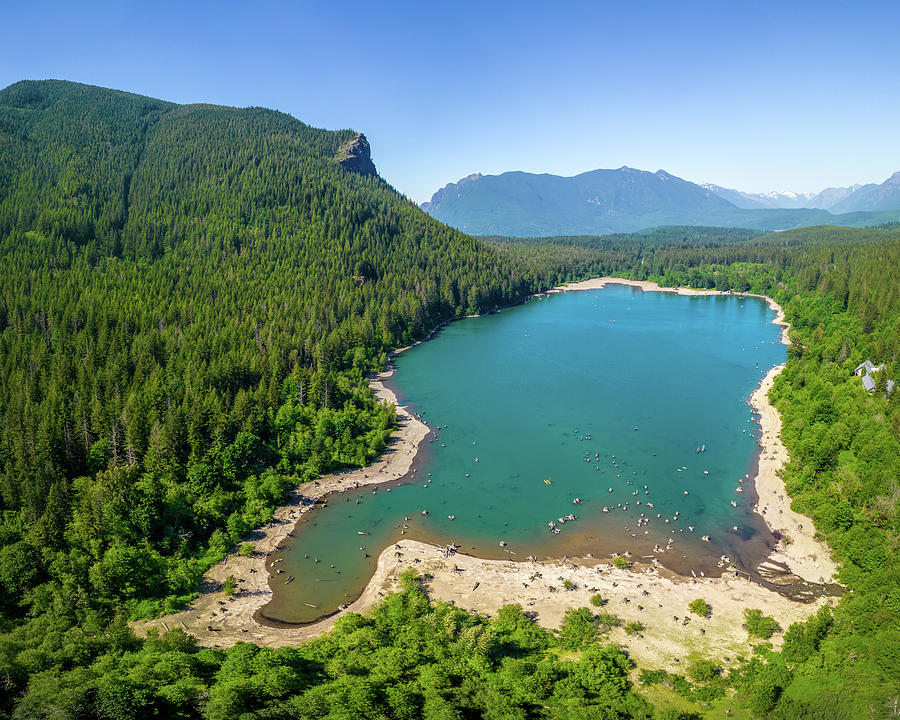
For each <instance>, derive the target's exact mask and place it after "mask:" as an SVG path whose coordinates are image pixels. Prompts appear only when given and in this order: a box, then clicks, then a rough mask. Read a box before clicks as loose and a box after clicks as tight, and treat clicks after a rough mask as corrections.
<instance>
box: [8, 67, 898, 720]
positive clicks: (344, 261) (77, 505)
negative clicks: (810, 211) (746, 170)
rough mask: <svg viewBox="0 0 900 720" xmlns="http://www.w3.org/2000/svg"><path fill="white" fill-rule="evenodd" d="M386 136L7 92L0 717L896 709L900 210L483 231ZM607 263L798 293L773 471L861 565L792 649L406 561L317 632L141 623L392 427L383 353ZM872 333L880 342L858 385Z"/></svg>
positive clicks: (265, 115) (847, 570)
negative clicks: (734, 640) (716, 653)
mask: <svg viewBox="0 0 900 720" xmlns="http://www.w3.org/2000/svg"><path fill="white" fill-rule="evenodd" d="M367 148H368V145H367V144H365V146H364V147H363V144H362V142H361V141H360V135H359V133H357V132H354V131H349V130H346V131H338V132H330V131H324V130H318V129H315V128H311V127H309V126H307V125H305V124H303V123H302V122H300V121H298V120H296V119H294V118H291V117H289V116H287V115H284V114H281V113H278V112H274V111H271V110H265V109H260V108H250V109H235V108H226V107H215V106H209V105H175V104H172V103H168V102H164V101H160V100H155V99H152V98H147V97H141V96H136V95H131V94H128V93H124V92H118V91H113V90H105V89H101V88H96V87H91V86H85V85H78V84H75V83H68V82H57V81H42V82H21V83H17V84H15V85H12V86H10V87H8V88H6V89H4V90H2V91H0V267H2V268H3V272H2V273H0V363H2V368H0V370H2V372H0V512H2V515H0V683H2V687H3V692H0V717H10V718H31V717H53V718H82V717H85V718H87V717H116V718H121V719H123V720H124V719H125V718H144V717H172V718H175V717H184V718H193V717H206V718H238V717H240V718H253V717H259V718H266V717H272V718H275V717H278V718H283V717H296V718H319V717H333V718H338V717H340V718H344V717H346V718H415V717H426V718H470V717H495V718H507V717H509V718H530V717H559V718H562V717H572V718H589V717H597V718H626V717H633V718H653V717H666V718H679V717H685V718H687V717H705V716H708V717H724V716H725V713H726V710H727V711H728V712H729V713H730V715H729V716H730V717H750V716H753V717H771V718H785V719H788V718H790V719H791V720H793V719H795V718H809V719H810V720H812V719H813V718H848V719H849V718H864V717H872V718H881V717H890V716H891V714H892V713H896V712H897V708H898V702H900V697H898V696H900V693H898V690H897V688H898V686H900V558H898V538H900V516H898V510H900V486H898V478H900V412H898V404H900V393H897V392H894V393H888V392H887V387H888V381H889V380H892V379H894V378H895V377H896V376H895V375H894V365H895V357H896V355H897V352H898V349H900V283H898V281H897V278H896V268H898V267H900V227H898V226H896V225H889V226H882V227H876V228H860V229H853V228H830V227H822V228H804V229H798V230H793V231H788V232H783V233H777V234H773V235H766V236H761V237H759V236H757V235H756V234H755V233H754V232H753V231H738V230H731V229H718V228H662V229H659V230H657V231H650V232H645V233H638V234H629V235H618V236H604V237H599V238H591V237H575V238H552V239H529V240H527V241H522V240H518V239H512V238H488V239H477V238H472V237H469V236H467V235H464V234H462V233H460V232H458V231H456V230H453V229H451V228H448V227H446V226H444V225H442V224H440V223H439V222H437V221H435V220H433V219H432V218H429V217H428V216H427V215H425V214H424V213H422V212H421V211H420V210H419V209H418V208H417V207H416V206H415V204H414V203H413V202H411V201H410V200H408V199H406V198H404V197H403V196H402V195H400V194H399V193H397V192H396V191H395V190H393V189H392V188H391V187H390V186H389V185H388V184H387V183H385V182H384V181H383V180H382V179H381V178H379V177H378V176H377V175H376V174H373V173H372V172H369V171H368V170H369V164H367V163H366V162H363V161H358V159H359V157H360V154H361V153H363V154H365V153H367ZM348 157H351V158H356V159H357V160H355V161H353V162H347V161H346V160H347V158H348ZM365 159H368V157H367V156H366V158H365ZM370 162H371V161H369V163H370ZM602 275H617V276H620V277H628V278H631V279H639V280H653V281H657V282H659V283H660V284H662V285H666V286H679V285H683V286H691V287H695V288H716V289H719V290H739V291H751V292H756V293H760V294H764V295H767V296H769V297H772V298H773V299H775V300H776V301H777V302H778V303H779V304H781V306H782V307H783V308H784V310H785V313H786V317H787V320H788V322H790V323H791V341H792V344H791V346H790V347H789V349H788V363H787V367H786V369H785V370H784V372H783V373H782V374H781V375H780V376H779V378H778V379H777V381H776V383H775V386H774V388H773V390H772V394H771V398H772V400H773V402H775V404H776V405H777V407H778V408H779V410H780V411H781V413H782V418H783V429H782V438H783V441H784V443H785V445H786V447H787V449H788V451H789V453H790V458H791V460H790V463H789V464H788V465H787V467H786V469H785V473H784V480H785V484H786V488H787V491H788V493H789V494H790V495H791V496H792V497H793V499H794V501H793V508H794V509H795V510H797V511H798V512H802V513H804V514H806V515H809V516H810V517H811V518H812V519H813V521H814V522H815V526H816V529H817V531H818V533H819V534H820V535H821V536H822V537H823V538H824V539H825V540H826V541H827V542H828V544H829V545H830V546H831V547H832V548H833V550H834V553H835V558H836V560H838V561H839V563H840V565H841V568H842V569H841V571H840V578H839V579H840V581H841V582H842V583H843V584H844V585H845V586H846V588H847V593H846V594H845V595H844V597H843V598H842V599H841V601H840V603H839V604H838V605H837V607H835V608H834V609H833V610H832V609H829V608H825V609H823V610H822V611H820V612H819V613H818V614H816V615H815V616H813V617H812V618H811V619H810V620H809V621H807V622H805V623H798V624H796V625H792V626H791V627H790V628H785V629H784V644H783V648H782V649H781V650H780V651H778V652H775V651H773V650H772V648H771V645H769V644H767V642H766V638H767V637H769V636H771V633H772V632H774V631H775V628H771V627H768V628H767V627H766V623H765V622H764V618H761V617H759V616H757V615H755V614H754V615H752V617H748V618H747V620H748V622H747V630H748V633H749V634H750V635H751V636H758V637H759V640H758V641H757V642H756V647H755V649H754V650H753V651H752V652H750V653H748V655H747V656H746V657H743V658H741V659H740V662H739V663H736V664H734V665H732V666H729V668H728V669H727V670H725V669H723V668H722V667H721V665H720V664H719V659H718V658H706V659H703V658H696V659H694V661H692V663H691V664H690V666H689V667H686V668H685V675H684V676H681V675H672V674H669V673H666V672H659V671H656V670H655V669H654V668H635V667H633V663H632V662H631V661H630V660H629V659H628V657H627V656H626V655H625V654H624V653H623V652H621V650H620V649H618V648H616V647H614V646H608V644H607V643H606V642H604V634H605V631H604V628H606V629H607V630H608V627H609V623H610V622H611V619H610V618H609V617H604V613H603V611H602V608H595V607H592V608H584V609H583V610H582V611H577V612H573V613H572V614H571V615H570V616H567V617H566V619H565V621H564V624H563V626H562V628H561V629H560V632H558V633H553V632H549V631H547V630H545V629H542V628H539V627H538V626H536V625H535V624H534V623H533V622H532V621H531V620H530V619H529V617H528V616H527V615H526V614H525V613H524V612H523V610H522V608H520V607H515V606H510V607H508V608H504V609H503V610H502V611H501V612H500V613H498V614H497V616H496V617H494V618H487V617H483V616H479V615H470V614H468V613H465V612H463V611H461V610H458V609H456V608H454V607H452V606H450V605H449V604H447V603H443V602H441V601H439V600H429V598H428V597H427V596H426V595H425V593H424V592H423V590H422V588H421V586H420V583H419V581H418V579H417V578H415V577H413V576H412V575H407V576H405V578H404V582H403V589H402V592H400V593H398V594H396V595H393V596H389V597H388V598H387V599H385V600H384V602H383V603H382V604H381V605H379V606H378V607H376V609H375V610H374V611H373V612H372V614H371V615H370V616H367V617H362V616H358V615H349V616H347V617H345V618H342V619H341V620H340V621H339V622H338V623H337V624H336V626H335V628H334V630H333V631H331V632H330V633H328V634H327V635H325V636H323V637H322V638H320V639H318V640H315V641H313V642H310V643H307V644H305V645H302V646H300V647H297V648H282V649H279V650H271V649H261V648H258V647H256V646H254V645H252V644H249V643H239V644H237V645H235V646H234V647H232V648H229V649H227V650H223V649H216V648H200V647H199V646H198V644H197V642H196V640H195V639H193V638H192V637H190V636H189V635H188V634H186V633H184V632H183V631H181V630H179V629H175V628H173V629H172V630H171V631H169V632H167V633H164V634H156V635H151V636H149V637H148V638H146V639H138V638H136V637H135V636H134V634H133V633H132V631H131V630H130V628H129V625H128V622H129V621H131V620H136V619H140V618H146V617H153V616H157V615H159V614H161V613H165V612H171V611H174V610H177V609H179V608H181V607H183V606H184V605H185V603H187V602H189V601H190V599H191V598H192V597H193V596H194V594H195V593H196V592H197V590H198V584H199V581H200V578H201V576H202V574H203V573H204V571H205V570H207V569H208V568H209V567H211V566H212V565H213V564H215V563H216V562H219V561H221V560H222V559H223V558H224V557H225V556H226V554H227V553H229V552H232V551H235V550H236V549H237V548H238V547H239V546H240V543H241V542H242V540H243V539H244V538H245V537H246V536H247V534H248V532H250V531H251V530H252V529H253V528H256V527H259V526H261V525H263V524H265V523H266V522H268V521H269V519H270V518H271V516H272V513H273V511H274V510H275V508H276V507H278V506H279V505H280V504H281V503H282V502H283V501H284V498H285V497H286V495H287V493H288V492H289V491H290V490H291V489H293V488H295V487H297V486H298V485H300V484H303V483H308V482H311V481H313V480H314V479H315V478H316V477H318V476H319V475H321V474H322V473H325V472H328V471H330V470H334V469H339V468H347V467H361V466H364V465H366V464H367V463H369V462H370V461H371V460H372V459H373V458H375V457H376V456H377V455H378V453H379V452H381V451H382V450H383V449H384V447H385V443H386V442H387V440H388V439H389V437H390V435H391V432H392V430H393V428H394V425H395V411H394V408H393V407H392V406H385V405H379V404H378V403H376V402H375V400H374V398H373V395H372V393H371V390H370V388H369V386H368V383H367V378H368V377H369V376H370V375H371V374H372V373H373V372H375V371H378V370H380V369H381V368H382V367H383V365H384V362H385V359H386V357H387V355H388V353H389V352H390V351H392V350H393V349H396V348H398V347H401V346H403V345H406V344H409V343H410V342H412V341H414V340H416V339H420V338H422V337H424V336H425V335H427V333H428V332H429V331H430V330H431V329H432V328H433V327H435V326H436V325H438V324H440V323H442V322H445V321H447V320H451V319H454V318H459V317H463V316H465V315H468V314H473V313H483V312H488V311H490V310H492V309H494V308H496V307H499V306H502V305H506V304H509V303H514V302H519V301H521V300H523V299H524V298H526V297H528V296H529V295H531V294H533V293H535V292H540V291H543V290H546V289H548V288H551V287H554V286H556V285H558V284H560V283H563V282H567V281H574V280H580V279H584V278H588V277H593V276H602ZM865 360H871V361H872V362H873V363H874V365H876V366H877V365H879V364H882V363H883V364H884V365H885V367H884V369H883V370H880V371H878V372H875V373H873V375H872V376H871V377H872V378H873V381H874V385H875V387H874V390H873V391H872V392H871V393H870V392H867V390H866V389H865V388H863V386H862V384H861V382H860V378H859V377H857V376H856V375H855V374H854V369H855V368H856V367H857V366H858V365H859V364H860V363H863V362H864V361H865ZM767 632H768V634H767Z"/></svg>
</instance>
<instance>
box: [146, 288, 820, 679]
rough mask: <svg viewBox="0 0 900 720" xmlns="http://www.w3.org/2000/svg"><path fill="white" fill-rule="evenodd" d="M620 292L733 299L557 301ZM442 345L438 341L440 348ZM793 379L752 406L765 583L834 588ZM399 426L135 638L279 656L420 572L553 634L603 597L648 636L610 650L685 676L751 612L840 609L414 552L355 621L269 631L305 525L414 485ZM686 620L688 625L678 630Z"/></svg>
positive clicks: (734, 578)
mask: <svg viewBox="0 0 900 720" xmlns="http://www.w3.org/2000/svg"><path fill="white" fill-rule="evenodd" d="M608 284H624V285H630V286H633V287H638V288H640V289H641V290H643V291H649V292H656V291H662V292H675V293H678V294H681V295H718V294H726V293H721V292H719V291H713V290H693V289H689V288H663V287H660V286H659V285H657V284H656V283H651V282H647V281H632V280H623V279H620V278H608V277H604V278H595V279H592V280H587V281H584V282H580V283H573V284H570V285H566V286H562V287H558V288H554V289H553V290H550V291H548V292H550V293H556V292H567V291H578V290H593V289H600V288H602V287H605V286H606V285H608ZM730 294H735V295H739V296H742V297H757V298H760V299H763V300H765V301H766V302H767V303H768V304H769V306H770V307H771V308H772V309H773V310H774V311H775V313H776V318H775V320H774V321H773V322H774V323H775V324H778V325H781V326H782V327H783V330H782V342H783V343H785V344H788V343H789V340H788V330H789V326H788V324H787V323H786V322H785V320H784V312H783V310H782V308H781V307H780V306H779V305H778V304H777V303H776V302H775V301H774V300H772V299H771V298H768V297H765V296H761V295H751V294H747V293H730ZM439 327H441V326H439ZM437 329H439V328H436V329H435V331H436V330H437ZM433 335H434V331H433V332H432V333H431V334H429V336H428V338H431V337H432V336H433ZM416 344H418V343H415V344H414V345H416ZM414 345H410V346H408V347H406V348H402V349H400V350H397V351H396V352H395V353H394V354H396V353H400V352H403V351H404V350H407V349H409V347H413V346H414ZM783 368H784V365H783V364H782V365H778V366H776V367H774V368H772V369H771V370H770V371H769V372H768V373H767V374H766V376H765V377H764V378H763V380H762V382H761V383H760V386H759V387H758V388H757V389H756V390H755V391H754V393H753V395H752V397H751V402H752V405H753V407H754V408H755V409H756V411H757V412H758V413H759V415H760V426H761V433H760V434H761V437H760V439H759V444H760V455H759V463H758V471H757V475H756V477H755V478H754V482H755V484H756V491H757V494H758V496H759V502H758V505H757V507H756V508H755V510H756V511H757V512H758V513H760V514H761V515H762V517H763V518H764V519H765V521H766V523H767V524H768V526H769V527H770V528H771V530H772V531H773V532H775V533H778V534H779V535H780V536H781V537H782V541H780V542H779V543H778V546H777V547H776V548H775V551H774V552H773V553H772V554H771V555H770V556H769V558H767V559H766V560H764V561H763V562H762V563H761V564H760V566H759V568H758V570H759V572H760V573H761V574H762V575H763V577H766V576H767V573H769V574H771V575H772V580H773V582H782V583H789V582H794V581H799V580H800V579H802V580H805V581H808V582H813V583H827V582H829V581H830V580H831V578H832V576H833V575H834V573H835V572H836V570H837V568H836V566H835V564H834V563H833V562H832V560H831V559H830V551H829V549H828V547H827V546H826V545H825V544H824V543H822V542H821V541H819V540H817V539H816V538H815V535H814V529H813V524H812V521H811V520H810V519H809V518H806V517H803V516H802V515H798V514H797V513H794V512H793V511H792V510H791V509H790V498H789V497H788V496H787V494H786V492H785V489H784V483H783V482H782V480H781V477H780V473H781V469H782V467H783V466H784V463H785V462H786V461H787V457H788V456H787V450H786V449H785V447H784V445H783V444H782V443H781V440H780V437H779V433H780V428H781V418H780V415H779V413H778V411H777V409H775V408H774V407H773V406H772V405H771V403H769V400H768V393H769V390H770V389H771V387H772V384H773V382H774V380H775V377H776V376H777V375H778V373H780V372H781V371H782V370H783ZM392 374H393V370H387V371H386V372H384V373H381V374H379V375H377V376H376V377H374V378H373V379H372V380H371V381H370V385H371V387H372V390H373V392H374V393H375V395H376V397H377V398H378V400H379V401H382V402H388V403H393V404H395V405H396V404H397V398H396V395H395V394H394V393H393V391H392V390H391V389H390V388H389V387H387V386H386V385H385V384H384V381H385V380H387V378H389V377H390V376H391V375H392ZM397 424H398V429H397V431H396V432H395V434H394V436H393V438H392V441H391V443H390V446H389V448H388V450H387V451H386V452H385V453H384V454H382V455H381V456H380V457H379V458H378V459H377V460H376V461H375V462H374V463H373V464H371V465H368V466H366V467H364V468H361V469H359V470H352V471H347V472H341V473H335V474H332V475H328V476H326V477H323V478H321V479H319V480H318V481H315V482H314V483H305V484H304V485H302V486H299V487H297V488H296V489H295V490H294V491H292V493H291V496H290V498H289V502H288V503H287V504H286V505H284V506H283V507H281V508H279V509H278V510H277V511H276V512H275V514H274V517H273V521H272V522H271V523H269V524H268V525H267V526H265V527H263V528H260V529H259V530H258V531H256V532H255V533H254V534H253V536H251V537H250V538H248V541H249V542H252V543H253V545H254V548H255V552H254V554H253V555H252V556H251V557H241V556H239V555H229V556H228V557H227V558H226V560H225V561H224V562H223V563H220V564H217V565H216V566H215V567H213V568H211V569H210V570H209V571H208V572H207V573H206V574H205V575H204V578H203V582H202V583H201V588H200V595H199V597H198V598H197V599H196V600H194V602H193V603H191V605H190V607H189V608H188V609H187V610H185V611H183V612H180V613H175V614H172V615H168V616H165V617H162V618H157V619H154V620H150V621H141V622H136V623H133V626H134V628H135V631H136V632H138V633H139V634H141V635H143V634H146V631H147V630H148V629H150V628H151V627H157V628H160V629H166V628H176V627H178V628H182V629H186V630H187V631H188V632H190V633H191V634H192V635H195V636H196V637H197V638H198V640H199V642H200V644H201V645H204V646H214V647H228V646H230V645H232V644H234V643H236V642H239V641H249V642H254V643H256V644H258V645H263V646H270V647H278V646H284V645H294V644H297V643H299V642H303V641H306V640H310V639H312V638H315V637H317V636H319V635H321V634H322V633H324V632H326V631H327V630H328V629H329V628H330V627H331V626H332V625H333V624H334V622H335V620H336V619H337V618H338V617H340V616H341V615H343V614H345V613H348V612H359V613H361V612H365V611H366V610H368V609H369V608H371V607H372V606H373V605H374V604H376V603H377V602H378V601H379V600H380V599H381V598H382V597H384V596H385V595H386V594H387V593H389V592H391V591H393V590H396V589H397V588H398V587H399V585H398V577H399V574H400V573H401V572H402V571H403V570H405V569H406V568H407V567H414V568H415V569H416V570H417V571H418V572H420V573H424V574H427V575H428V577H429V580H428V581H427V583H426V588H427V590H428V591H429V594H430V595H431V596H432V597H433V598H434V599H440V600H448V601H451V602H454V603H455V604H456V605H458V606H459V607H462V608H465V609H468V610H476V611H481V612H488V613H490V612H495V611H496V610H497V609H499V608H500V607H502V606H503V605H506V604H509V603H520V604H521V605H522V606H523V607H524V608H525V609H526V610H529V611H531V612H534V613H535V617H536V619H537V621H538V622H539V623H540V624H541V625H542V626H544V627H547V628H554V627H558V626H559V623H560V622H561V620H562V616H563V614H564V612H565V610H566V609H569V608H577V607H583V606H584V605H585V604H587V602H588V600H589V598H590V596H591V595H592V594H594V592H595V591H596V592H599V593H600V594H601V595H602V596H603V597H604V598H606V599H607V600H608V601H609V602H608V610H609V611H610V612H615V613H616V614H618V615H619V616H620V617H622V619H623V621H624V622H629V621H638V622H641V623H642V624H643V625H645V626H646V629H645V630H644V631H642V633H641V634H640V636H628V635H625V634H624V633H623V632H622V631H621V630H613V631H612V634H611V636H610V638H611V639H612V640H614V641H616V642H619V643H620V644H622V645H623V646H625V647H627V648H628V651H629V652H630V653H631V654H632V655H633V656H634V657H635V658H636V659H638V660H640V661H642V662H645V663H650V664H653V665H655V666H660V667H661V666H673V667H674V665H673V663H675V662H676V661H674V660H673V658H675V657H680V656H685V655H687V654H689V653H690V652H693V651H695V650H703V652H713V654H717V653H728V652H731V653H740V652H746V651H747V650H748V645H747V635H746V633H745V632H744V631H743V630H741V622H742V617H741V612H742V611H743V609H744V608H752V607H759V608H762V609H764V611H765V612H766V614H768V615H771V616H773V617H775V619H776V620H777V621H778V622H779V623H780V624H781V625H782V626H783V627H785V628H786V627H787V626H788V625H789V624H790V623H791V622H795V621H798V620H802V619H804V618H805V617H807V616H808V615H809V614H810V613H812V612H815V610H816V609H817V608H818V607H820V606H821V605H822V604H823V603H827V602H832V599H829V598H824V597H819V598H817V599H815V600H814V601H813V602H808V603H799V602H796V601H793V600H791V599H789V598H787V597H785V596H784V595H782V594H779V593H777V592H775V591H773V590H770V589H767V588H765V587H763V586H760V585H758V584H756V583H753V582H750V581H749V580H747V579H742V578H741V577H739V576H738V574H737V573H734V572H730V571H729V572H726V573H725V574H724V575H723V576H722V577H719V578H697V579H694V578H685V577H682V576H678V575H675V574H674V573H671V572H669V571H667V570H665V569H664V568H656V567H652V566H649V567H639V566H635V568H633V569H630V570H620V569H615V568H613V567H612V566H611V565H608V564H607V563H606V562H605V561H604V562H599V561H598V560H594V559H585V558H580V559H577V560H576V562H577V563H578V565H573V564H571V563H561V562H550V561H548V562H525V561H501V560H485V559H481V558H477V557H474V556H468V555H463V554H460V553H456V554H453V555H448V554H447V552H446V549H445V548H440V547H437V546H434V545H429V544H426V543H421V542H416V541H411V540H403V541H401V542H400V543H398V544H397V545H392V546H390V547H388V548H385V550H384V551H383V552H382V553H381V555H380V556H379V558H378V563H377V567H376V570H375V573H374V574H373V576H372V578H371V579H370V581H369V582H368V584H367V586H366V588H365V589H364V590H363V593H362V595H361V596H360V597H359V598H358V599H357V600H355V601H354V602H353V603H351V604H350V605H349V606H348V607H346V608H345V609H344V610H342V611H340V612H338V613H335V614H334V615H332V616H330V617H327V618H324V619H322V620H320V621H317V622H314V623H310V624H304V625H301V626H290V625H284V624H280V623H277V622H275V621H270V622H267V621H266V618H264V617H263V616H262V613H261V610H262V608H263V607H264V606H265V605H266V604H267V603H268V602H269V600H270V598H271V596H272V589H271V587H270V586H269V570H270V568H271V564H270V563H269V562H268V555H269V554H270V553H271V552H272V551H274V550H276V549H277V548H278V547H279V546H280V545H281V543H282V542H283V541H284V540H285V539H286V538H287V537H288V536H290V535H292V533H293V529H294V526H295V523H296V522H297V520H298V519H299V518H300V515H301V513H303V512H307V511H309V510H310V509H311V508H313V507H315V502H316V501H318V500H319V499H320V498H322V497H324V496H326V495H328V494H330V493H335V492H341V491H344V490H347V489H350V488H354V487H357V486H364V485H374V484H381V483H385V482H390V481H398V480H400V479H402V478H403V477H404V476H405V475H406V474H407V472H408V471H409V469H410V467H411V465H412V462H413V459H414V458H415V455H416V451H417V448H418V446H419V444H420V443H421V442H422V440H423V439H424V438H425V437H426V436H427V434H428V432H429V430H428V427H427V426H426V425H425V424H424V423H422V422H421V421H420V420H418V419H417V418H415V417H413V416H412V414H411V413H409V411H408V410H407V409H406V408H404V407H400V406H398V407H397ZM229 576H233V577H234V578H235V579H236V580H237V581H238V584H237V591H236V593H235V594H234V595H233V596H231V597H226V596H225V595H224V593H222V591H221V588H222V584H223V583H224V581H225V579H226V578H228V577H229ZM274 577H279V576H277V575H275V576H274ZM564 580H569V582H570V583H571V584H573V585H574V586H575V589H574V590H565V589H564V585H563V582H564ZM476 585H477V587H476ZM551 587H552V588H553V589H551ZM697 597H703V598H704V599H706V600H707V602H709V603H710V604H711V605H712V606H713V608H714V610H713V614H712V616H711V617H710V618H706V619H700V618H688V624H679V623H684V620H685V616H687V615H688V613H687V603H688V602H690V601H691V600H693V599H696V598H697ZM676 617H677V618H679V619H678V620H677V621H676V620H675V619H674V618H676ZM676 626H677V628H678V629H677V630H676V629H675V628H676ZM701 630H702V631H703V632H701ZM776 644H777V640H776Z"/></svg>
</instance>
